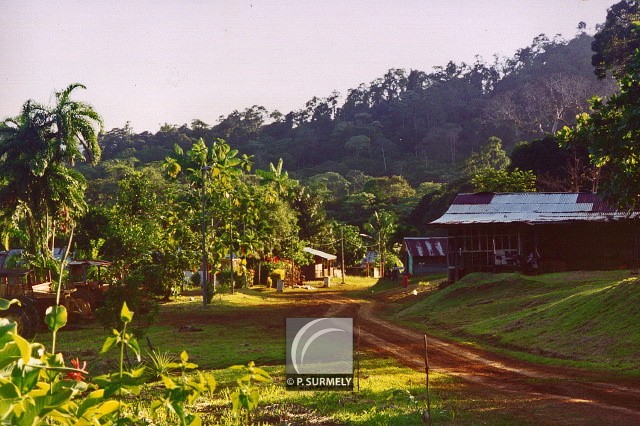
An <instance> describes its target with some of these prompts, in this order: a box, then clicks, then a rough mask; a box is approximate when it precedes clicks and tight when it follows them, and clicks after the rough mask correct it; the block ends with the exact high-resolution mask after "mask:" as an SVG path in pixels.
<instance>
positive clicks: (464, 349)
mask: <svg viewBox="0 0 640 426" xmlns="http://www.w3.org/2000/svg"><path fill="white" fill-rule="evenodd" d="M315 297H316V298H317V300H316V302H318V303H319V304H326V305H327V310H326V312H325V315H326V316H345V317H353V318H354V319H355V325H356V327H357V328H358V329H359V333H360V340H361V344H362V346H364V347H366V348H368V349H369V350H372V351H374V352H377V353H380V354H386V355H390V356H393V357H395V358H397V359H398V360H400V361H401V362H402V363H404V364H405V365H407V366H410V367H412V368H415V369H418V370H421V371H424V335H423V334H422V333H419V332H416V331H413V330H410V329H407V328H404V327H401V326H398V325H395V324H392V323H390V322H388V321H385V320H383V319H381V318H379V317H378V316H377V315H376V312H379V311H380V309H381V308H382V307H383V306H384V303H385V299H384V296H382V297H380V298H379V300H377V301H363V300H358V299H351V298H346V297H343V296H339V295H335V294H334V295H329V294H317V295H316V296H315ZM428 347H429V365H430V371H436V372H441V373H445V374H448V375H452V376H456V377H459V378H461V379H462V383H463V385H462V386H461V387H459V388H458V389H453V390H452V393H453V394H455V395H452V397H456V398H459V397H460V394H462V395H464V396H463V398H464V399H467V400H468V401H473V403H471V404H472V405H474V407H475V408H474V409H477V408H478V407H480V409H483V408H482V407H486V409H494V410H500V412H507V413H510V414H513V416H514V417H513V418H514V419H515V421H516V422H519V421H523V422H525V423H532V424H635V425H640V380H635V381H632V380H622V379H619V380H615V379H611V378H607V377H603V376H602V375H598V374H595V373H591V372H588V371H583V370H578V369H570V368H558V367H548V366H540V365H535V364H531V363H526V362H523V361H519V360H515V359H513V358H508V357H504V356H499V355H495V354H491V353H489V352H486V351H483V350H481V349H476V348H470V347H469V346H467V345H462V344H459V343H454V342H451V341H445V340H443V339H439V338H434V337H433V336H428ZM458 392H459V393H460V394H458Z"/></svg>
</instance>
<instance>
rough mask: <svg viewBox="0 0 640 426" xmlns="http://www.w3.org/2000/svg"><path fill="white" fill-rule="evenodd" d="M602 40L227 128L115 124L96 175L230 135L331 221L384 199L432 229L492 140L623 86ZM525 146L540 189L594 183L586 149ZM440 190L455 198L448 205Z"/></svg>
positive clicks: (453, 68)
mask: <svg viewBox="0 0 640 426" xmlns="http://www.w3.org/2000/svg"><path fill="white" fill-rule="evenodd" d="M592 41H593V37H591V36H590V35H588V34H586V33H584V32H583V31H581V30H579V32H578V34H577V35H576V37H575V38H573V39H571V40H565V39H563V38H560V37H555V38H553V39H550V38H549V37H547V36H545V35H540V36H538V37H536V38H535V39H534V40H533V42H532V44H531V45H530V46H527V47H524V48H522V49H520V50H518V51H517V52H516V54H515V55H514V56H513V57H512V58H502V59H499V58H493V60H492V62H487V61H486V60H483V59H481V58H477V60H476V61H475V62H474V63H473V64H465V63H461V64H456V63H453V62H450V63H448V64H446V65H445V66H442V67H436V68H434V69H433V70H431V71H430V72H426V71H421V70H404V69H390V70H389V71H388V72H387V73H386V74H385V75H384V76H382V77H380V78H378V79H376V80H374V81H372V82H370V83H362V84H360V85H359V86H357V87H356V88H354V89H351V90H349V92H348V93H347V94H345V95H344V96H341V95H340V94H338V93H336V92H334V93H331V94H330V95H329V96H326V97H314V98H313V99H311V100H309V101H308V102H307V103H306V105H305V106H304V108H302V109H300V110H298V111H291V112H288V113H286V114H285V113H282V112H279V111H267V110H266V109H265V108H263V107H261V106H257V105H254V106H251V107H249V108H246V109H245V110H244V111H233V112H231V113H230V114H229V115H227V116H222V117H220V119H219V122H218V123H217V124H215V125H210V124H207V123H204V122H202V121H201V120H198V119H194V120H193V121H192V122H191V123H190V124H189V125H187V124H183V125H181V126H178V125H170V124H166V125H164V126H163V127H162V128H161V130H160V131H159V132H157V133H155V134H151V133H149V132H143V133H139V134H137V133H134V132H133V130H132V129H131V128H130V127H128V126H125V127H124V128H116V129H112V130H110V131H108V132H106V133H105V134H104V135H103V136H102V138H101V140H100V145H101V147H102V153H103V165H104V166H103V167H102V169H101V168H98V169H94V170H89V169H86V170H85V172H86V174H87V175H88V177H89V178H91V177H100V176H103V177H104V167H110V166H113V164H112V162H110V161H106V162H104V160H116V162H117V163H119V162H126V163H128V164H136V163H137V164H138V165H139V164H146V163H151V162H159V161H163V160H164V159H165V158H166V157H167V156H170V155H172V153H173V150H174V145H178V146H180V147H181V148H182V149H188V148H189V147H190V146H191V145H192V144H193V142H194V141H196V140H197V139H198V138H203V139H204V141H205V142H207V143H211V142H212V141H214V140H216V139H217V138H222V139H224V140H226V141H227V142H228V143H229V144H230V145H231V146H232V147H233V148H234V149H238V150H239V151H240V152H241V153H244V154H248V155H251V156H253V161H254V163H255V166H256V167H257V168H261V169H267V168H268V167H269V163H274V164H276V163H277V162H278V161H279V159H282V160H283V164H284V169H286V170H288V171H289V172H290V174H291V176H292V177H294V178H297V179H300V180H301V181H302V182H303V183H304V184H306V185H307V186H309V187H310V188H311V189H313V190H314V191H315V192H314V193H315V194H316V195H318V196H320V198H321V199H322V200H323V201H324V205H325V207H326V209H327V212H328V215H329V217H330V218H334V219H338V220H342V221H346V222H348V223H351V224H357V225H360V224H362V223H363V222H364V221H365V220H366V219H367V218H368V217H369V216H370V215H371V214H372V213H373V211H375V210H379V209H380V208H384V209H390V210H392V211H394V213H396V214H397V215H398V216H399V217H400V218H401V223H403V222H404V223H405V225H404V227H403V228H404V229H406V230H407V231H408V232H418V231H419V232H424V228H423V225H424V224H426V223H427V222H428V221H429V220H431V219H433V218H434V217H435V216H437V214H439V213H440V212H441V211H442V209H444V208H446V205H447V203H448V201H449V199H450V196H451V193H453V192H455V190H458V189H459V185H463V186H462V188H467V189H468V190H473V189H474V187H473V186H472V185H471V184H470V183H467V184H466V186H464V185H465V182H467V181H468V180H469V173H468V170H466V171H465V167H466V166H464V162H465V160H466V159H467V157H469V155H470V154H471V153H472V152H480V150H481V148H482V147H483V146H484V144H485V143H486V142H487V140H488V138H490V137H492V136H495V137H498V138H499V139H500V140H501V143H502V145H501V146H500V145H499V146H497V148H498V149H504V150H505V151H506V152H507V153H511V152H512V151H513V150H514V147H515V146H516V144H517V143H518V142H521V141H532V140H535V139H540V138H543V137H544V136H545V135H549V134H553V133H554V132H555V131H557V130H558V129H560V128H561V127H562V126H565V125H571V124H573V123H574V122H575V116H576V114H578V113H579V112H582V111H585V110H587V109H588V99H589V98H591V97H592V96H594V95H605V96H606V95H608V94H610V93H611V92H612V91H613V90H614V87H615V85H614V84H613V81H612V80H611V79H603V80H599V79H597V78H596V76H595V75H594V72H593V68H592V66H591V56H592V54H593V52H592V51H591V43H592ZM494 148H495V147H494ZM549 150H551V151H549ZM515 151H516V152H515V153H514V155H512V157H514V158H513V160H514V164H515V165H516V166H517V167H519V168H520V169H522V170H528V169H531V170H533V171H534V172H536V174H537V175H538V178H539V179H538V182H537V185H538V188H539V189H547V190H548V189H551V190H561V189H564V190H567V189H576V188H578V189H588V188H589V186H590V185H591V183H587V184H586V185H581V184H580V183H576V182H571V177H570V176H569V174H570V173H567V172H566V168H567V167H566V163H567V162H569V161H570V160H571V158H572V157H573V158H575V157H576V155H578V156H584V155H586V153H577V154H576V152H573V153H570V152H569V151H566V150H565V151H562V150H560V149H559V148H558V147H557V144H556V143H555V141H554V140H553V139H551V140H546V142H545V141H541V142H536V143H535V144H533V146H531V144H521V145H520V146H519V147H518V149H517V150H515ZM550 154H551V155H550ZM541 159H542V161H540V160H541ZM101 170H102V172H101ZM372 178H376V179H372ZM574 180H575V179H574ZM451 182H458V184H457V185H455V188H454V189H453V190H449V191H445V192H446V194H442V190H441V189H440V188H441V185H439V184H443V183H451ZM583 186H586V188H582V187H583ZM574 187H576V188H574ZM476 188H478V185H476ZM486 189H491V188H486ZM425 196H426V198H425V199H423V197H425ZM434 196H435V197H436V198H438V197H440V198H441V197H443V196H444V198H442V199H441V200H440V201H439V202H438V201H437V200H433V199H432V198H433V197H434ZM440 198H438V199H440ZM420 200H422V202H420ZM416 206H417V207H418V209H417V211H416ZM411 230H413V231H411Z"/></svg>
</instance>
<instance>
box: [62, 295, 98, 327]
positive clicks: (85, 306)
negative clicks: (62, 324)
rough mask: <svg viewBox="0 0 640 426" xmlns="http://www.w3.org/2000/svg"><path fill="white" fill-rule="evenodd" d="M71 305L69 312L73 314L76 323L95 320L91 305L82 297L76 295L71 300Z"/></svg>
mask: <svg viewBox="0 0 640 426" xmlns="http://www.w3.org/2000/svg"><path fill="white" fill-rule="evenodd" d="M69 304H70V306H69V309H68V311H69V313H71V318H73V320H74V322H75V321H76V320H90V319H93V318H94V316H93V310H92V309H91V305H90V304H89V302H87V301H86V300H84V299H83V298H82V297H78V296H76V295H74V296H73V297H72V298H71V299H70V300H69Z"/></svg>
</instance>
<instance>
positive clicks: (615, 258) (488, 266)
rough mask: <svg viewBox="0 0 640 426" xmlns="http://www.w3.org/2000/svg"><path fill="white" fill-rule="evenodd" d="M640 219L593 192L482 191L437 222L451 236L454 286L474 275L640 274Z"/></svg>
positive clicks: (457, 200)
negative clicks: (637, 271)
mask: <svg viewBox="0 0 640 426" xmlns="http://www.w3.org/2000/svg"><path fill="white" fill-rule="evenodd" d="M639 219H640V212H620V211H616V210H615V209H612V208H611V207H610V206H608V205H607V204H606V203H604V202H603V201H602V200H601V199H600V198H599V197H598V196H597V195H596V194H593V193H536V192H532V193H476V194H459V195H458V196H457V197H456V198H455V200H454V201H453V203H452V204H451V206H450V207H449V209H448V210H447V212H446V213H445V214H444V215H443V216H442V217H440V218H439V219H437V220H435V221H433V222H432V224H433V225H435V226H438V227H443V228H445V229H446V230H447V233H448V237H449V240H448V253H447V263H448V268H449V278H450V279H452V280H455V279H457V278H459V277H461V276H463V275H465V274H466V273H469V272H473V271H506V270H517V269H520V270H524V271H529V272H532V273H535V272H550V271H562V270H579V269H617V268H637V267H638V263H639V260H640V252H639V250H638V248H639V244H638V241H639V237H640V226H639V225H640V222H639Z"/></svg>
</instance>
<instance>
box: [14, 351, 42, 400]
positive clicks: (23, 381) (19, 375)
mask: <svg viewBox="0 0 640 426" xmlns="http://www.w3.org/2000/svg"><path fill="white" fill-rule="evenodd" d="M23 359H24V358H23ZM39 376H40V368H34V367H32V366H28V365H25V366H21V365H16V366H15V367H13V370H12V371H11V381H12V382H13V384H14V385H16V386H17V387H18V389H19V391H20V394H21V395H25V394H26V393H28V392H29V391H31V389H33V388H34V387H35V386H36V384H37V383H38V377H39Z"/></svg>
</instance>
